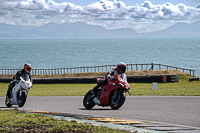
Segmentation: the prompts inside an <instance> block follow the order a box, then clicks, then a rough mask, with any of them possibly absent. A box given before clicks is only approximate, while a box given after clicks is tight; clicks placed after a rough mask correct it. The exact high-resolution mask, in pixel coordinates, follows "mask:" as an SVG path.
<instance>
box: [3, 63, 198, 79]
mask: <svg viewBox="0 0 200 133" xmlns="http://www.w3.org/2000/svg"><path fill="white" fill-rule="evenodd" d="M115 66H116V65H103V66H86V67H72V68H55V69H32V74H69V73H88V72H107V71H108V70H109V69H110V68H112V67H115ZM169 69H174V70H180V71H182V72H184V73H188V74H190V75H192V76H194V75H195V70H192V69H185V68H179V67H174V66H168V65H163V64H154V63H150V64H127V71H143V70H147V71H149V70H169ZM18 70H19V69H0V74H15V73H16V72H17V71H18Z"/></svg>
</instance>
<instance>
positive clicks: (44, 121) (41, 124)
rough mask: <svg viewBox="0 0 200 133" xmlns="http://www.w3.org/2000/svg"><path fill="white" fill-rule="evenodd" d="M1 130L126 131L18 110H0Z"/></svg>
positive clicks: (7, 132)
mask: <svg viewBox="0 0 200 133" xmlns="http://www.w3.org/2000/svg"><path fill="white" fill-rule="evenodd" d="M0 132H4V133H12V132H13V133H15V132H38V133H44V132H45V133H63V132H68V133H93V132H98V133H106V132H107V133H122V132H125V131H119V130H114V129H110V128H104V127H100V126H92V125H88V124H79V123H77V122H76V121H69V122H68V121H66V120H57V119H54V118H51V117H48V116H45V115H43V114H35V113H31V114H27V113H24V112H20V111H17V110H11V111H0Z"/></svg>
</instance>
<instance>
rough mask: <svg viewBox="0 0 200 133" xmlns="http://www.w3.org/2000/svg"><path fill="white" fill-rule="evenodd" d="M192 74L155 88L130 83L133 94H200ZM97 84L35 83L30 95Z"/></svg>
mask: <svg viewBox="0 0 200 133" xmlns="http://www.w3.org/2000/svg"><path fill="white" fill-rule="evenodd" d="M189 78H190V76H188V75H179V82H175V83H158V90H153V89H152V88H153V87H152V83H130V86H131V89H130V93H131V94H132V95H162V96H169V95H174V96H200V81H189ZM95 85H96V84H33V88H31V90H30V92H29V94H28V95H29V96H81V95H85V94H86V92H87V91H88V90H90V89H92V88H93V87H94V86H95ZM7 88H8V83H0V91H1V93H0V96H5V95H6V91H7Z"/></svg>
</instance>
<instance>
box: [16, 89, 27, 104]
mask: <svg viewBox="0 0 200 133" xmlns="http://www.w3.org/2000/svg"><path fill="white" fill-rule="evenodd" d="M26 98H27V94H26V92H24V91H23V92H22V95H21V97H20V96H19V94H18V96H17V100H18V106H19V107H23V106H24V104H25V102H26Z"/></svg>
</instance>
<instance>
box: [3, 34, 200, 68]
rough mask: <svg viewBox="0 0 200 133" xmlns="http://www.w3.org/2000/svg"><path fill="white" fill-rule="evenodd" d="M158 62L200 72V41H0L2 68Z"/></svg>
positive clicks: (194, 39) (196, 39) (192, 39)
mask: <svg viewBox="0 0 200 133" xmlns="http://www.w3.org/2000/svg"><path fill="white" fill-rule="evenodd" d="M120 61H123V62H125V63H128V64H131V63H132V64H136V63H138V64H139V63H141V64H143V63H158V64H165V65H171V66H176V67H182V68H188V69H194V70H200V38H181V39H176V38H173V39H74V40H73V39H72V40H71V39H67V40H64V39H63V40H45V39H44V40H30V39H27V40H26V39H22V40H20V39H14V40H7V39H5V40H4V39H2V40H0V69H2V68H3V69H4V68H6V69H8V68H10V69H20V68H22V67H23V64H24V63H30V64H32V67H33V68H34V69H41V68H42V69H46V68H68V67H83V66H95V65H99V66H100V65H113V64H116V63H118V62H120Z"/></svg>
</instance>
